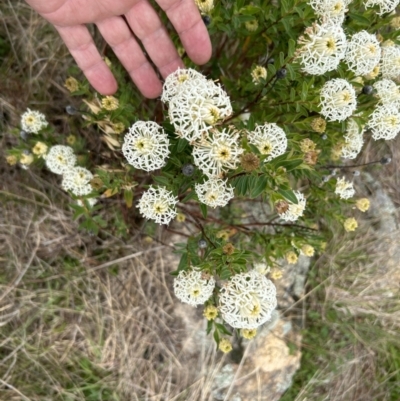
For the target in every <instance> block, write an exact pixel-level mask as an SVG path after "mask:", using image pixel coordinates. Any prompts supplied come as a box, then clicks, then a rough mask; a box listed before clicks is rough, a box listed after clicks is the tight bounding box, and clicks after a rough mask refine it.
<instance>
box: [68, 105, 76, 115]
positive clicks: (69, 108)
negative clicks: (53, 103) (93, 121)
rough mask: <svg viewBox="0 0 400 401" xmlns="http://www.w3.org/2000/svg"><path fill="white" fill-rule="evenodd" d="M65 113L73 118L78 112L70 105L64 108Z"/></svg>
mask: <svg viewBox="0 0 400 401" xmlns="http://www.w3.org/2000/svg"><path fill="white" fill-rule="evenodd" d="M65 111H66V112H67V113H68V114H69V115H70V116H73V115H75V114H76V113H77V112H78V110H77V109H76V108H75V107H74V106H71V105H68V106H67V107H66V108H65Z"/></svg>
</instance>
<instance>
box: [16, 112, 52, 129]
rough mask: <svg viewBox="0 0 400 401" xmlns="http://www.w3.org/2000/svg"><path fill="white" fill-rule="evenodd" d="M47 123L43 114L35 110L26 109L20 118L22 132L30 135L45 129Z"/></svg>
mask: <svg viewBox="0 0 400 401" xmlns="http://www.w3.org/2000/svg"><path fill="white" fill-rule="evenodd" d="M47 125H48V122H47V121H46V117H45V115H44V114H42V113H39V112H38V111H36V110H30V109H27V110H26V112H25V113H24V114H22V116H21V127H22V129H23V130H24V131H26V132H29V133H31V134H37V133H39V131H40V130H41V129H43V128H45V127H47Z"/></svg>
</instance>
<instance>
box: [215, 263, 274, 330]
mask: <svg viewBox="0 0 400 401" xmlns="http://www.w3.org/2000/svg"><path fill="white" fill-rule="evenodd" d="M276 306H277V300H276V288H275V286H274V284H273V283H272V281H270V280H268V279H267V278H266V277H265V276H263V275H262V274H260V273H258V272H257V271H256V270H251V271H249V272H248V273H240V274H236V275H234V276H233V277H232V278H231V279H230V280H229V281H228V283H227V284H226V285H224V286H223V287H222V288H221V292H220V296H219V310H220V312H221V315H222V318H223V319H224V320H225V321H226V322H227V323H228V324H230V325H231V326H232V327H234V328H236V329H255V328H257V327H259V326H261V325H262V324H263V323H265V322H266V321H268V320H270V319H271V313H272V311H273V310H274V309H275V308H276Z"/></svg>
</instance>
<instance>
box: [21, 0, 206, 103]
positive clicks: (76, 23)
mask: <svg viewBox="0 0 400 401" xmlns="http://www.w3.org/2000/svg"><path fill="white" fill-rule="evenodd" d="M156 1H157V3H158V4H159V6H160V7H161V8H162V9H163V10H164V11H165V12H166V14H167V16H168V18H169V19H170V21H171V23H172V25H173V26H174V27H175V29H176V31H177V32H178V34H179V37H180V39H181V42H182V45H183V46H184V48H185V49H186V52H187V54H188V56H189V57H190V58H191V59H192V60H193V62H195V63H197V64H204V63H206V62H207V61H208V60H209V58H210V57H211V42H210V38H209V36H208V33H207V29H206V27H205V25H204V23H203V21H202V19H201V16H200V13H199V11H198V10H197V7H196V5H195V3H194V1H193V0H156ZM26 2H27V3H28V4H30V5H31V6H32V8H34V9H35V10H36V11H37V12H38V13H39V14H40V15H42V16H43V17H44V18H45V19H46V20H47V21H49V22H50V23H51V24H53V25H54V27H55V28H56V29H57V31H58V33H59V34H60V35H61V38H62V39H63V41H64V42H65V44H66V45H67V47H68V49H69V51H70V52H71V54H72V56H73V57H74V59H75V61H76V62H77V64H78V66H79V67H80V68H81V70H82V71H83V73H84V74H85V76H86V78H87V79H88V80H89V82H90V83H91V84H92V86H93V87H94V88H95V89H96V90H97V91H99V92H100V93H102V94H104V95H110V94H113V93H114V92H115V91H116V90H117V82H116V80H115V78H114V76H113V74H112V73H111V71H110V69H109V68H108V66H107V65H106V63H105V62H104V60H103V59H102V57H101V56H100V53H99V51H98V50H97V48H96V46H95V44H94V42H93V39H92V37H91V35H90V33H89V30H88V28H87V27H86V26H85V24H90V23H94V24H96V26H97V28H98V29H99V31H100V33H101V35H102V36H103V37H104V39H105V40H106V42H107V43H108V44H109V45H110V46H111V48H112V49H113V51H114V53H115V54H116V56H117V57H118V59H119V60H120V61H121V63H122V65H123V66H124V67H125V69H126V70H127V71H128V73H129V75H130V76H131V78H132V80H133V82H134V83H135V84H136V86H137V87H138V88H139V90H140V91H141V92H142V94H143V95H144V96H146V97H149V98H154V97H157V96H159V95H160V94H161V91H162V84H161V82H160V80H159V78H158V76H157V74H156V72H155V71H154V69H153V67H152V65H151V64H150V63H149V62H148V60H147V58H146V56H145V55H144V53H143V51H142V49H141V47H140V46H139V43H138V41H137V40H136V38H138V39H139V40H140V42H141V44H142V45H143V47H144V49H145V50H146V53H147V55H148V56H149V57H150V58H151V60H152V61H153V63H154V64H155V65H156V67H157V69H158V70H159V72H160V74H161V75H162V77H164V78H165V77H167V76H168V75H169V74H170V73H171V72H173V71H175V70H176V69H177V68H178V67H183V62H182V60H181V59H180V57H179V55H178V52H177V51H176V49H175V46H174V45H173V43H172V41H171V39H170V38H169V35H168V33H167V31H166V29H165V27H164V26H163V24H162V22H161V20H160V17H159V16H158V14H157V12H156V11H155V10H154V9H153V7H152V6H151V5H150V3H149V2H148V1H147V0H26ZM131 30H132V32H133V33H134V34H135V36H136V38H135V36H134V35H133V34H132V32H131Z"/></svg>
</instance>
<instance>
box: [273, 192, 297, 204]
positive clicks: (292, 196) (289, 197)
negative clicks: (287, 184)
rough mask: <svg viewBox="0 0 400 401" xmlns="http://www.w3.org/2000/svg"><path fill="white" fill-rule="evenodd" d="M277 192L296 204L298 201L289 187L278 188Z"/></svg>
mask: <svg viewBox="0 0 400 401" xmlns="http://www.w3.org/2000/svg"><path fill="white" fill-rule="evenodd" d="M278 193H280V194H281V195H282V196H283V197H284V198H285V199H287V200H288V201H290V202H292V203H294V204H295V205H297V204H298V203H299V201H298V200H297V197H296V195H295V193H294V192H293V191H292V190H290V189H278Z"/></svg>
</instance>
